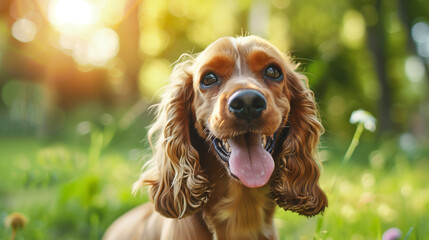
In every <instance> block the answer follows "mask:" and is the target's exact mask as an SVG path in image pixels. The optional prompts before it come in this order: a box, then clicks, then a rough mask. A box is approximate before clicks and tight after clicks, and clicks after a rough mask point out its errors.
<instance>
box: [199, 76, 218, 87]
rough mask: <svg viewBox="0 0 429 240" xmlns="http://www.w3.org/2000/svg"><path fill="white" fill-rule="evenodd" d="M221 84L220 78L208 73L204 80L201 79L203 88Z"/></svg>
mask: <svg viewBox="0 0 429 240" xmlns="http://www.w3.org/2000/svg"><path fill="white" fill-rule="evenodd" d="M217 82H219V79H218V77H217V76H216V75H215V74H214V73H206V74H205V75H204V76H203V77H202V78H201V82H200V83H201V86H202V87H210V86H211V85H213V84H215V83H217Z"/></svg>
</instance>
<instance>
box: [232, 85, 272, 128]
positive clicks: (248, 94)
mask: <svg viewBox="0 0 429 240" xmlns="http://www.w3.org/2000/svg"><path fill="white" fill-rule="evenodd" d="M228 107H229V111H231V112H232V113H234V114H235V115H236V116H237V117H238V118H240V119H244V120H246V121H247V122H250V121H252V120H253V119H255V118H257V117H259V116H260V115H261V113H262V111H264V110H265V109H266V108H267V100H266V99H265V97H264V95H262V93H260V92H259V91H256V90H253V89H244V90H238V91H236V92H235V93H234V94H232V95H231V97H229V99H228Z"/></svg>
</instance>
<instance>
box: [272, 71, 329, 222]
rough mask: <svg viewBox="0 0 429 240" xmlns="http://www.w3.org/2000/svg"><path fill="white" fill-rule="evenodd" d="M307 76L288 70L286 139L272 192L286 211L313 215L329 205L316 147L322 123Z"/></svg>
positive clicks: (279, 157) (279, 153)
mask: <svg viewBox="0 0 429 240" xmlns="http://www.w3.org/2000/svg"><path fill="white" fill-rule="evenodd" d="M303 80H306V78H305V76H302V75H298V74H297V73H295V72H294V71H293V70H289V72H288V73H287V81H288V84H287V85H288V86H287V88H288V89H289V91H290V92H291V101H290V108H291V109H290V112H289V116H286V118H287V119H288V120H287V127H286V128H285V129H284V132H283V133H282V135H283V137H285V138H286V139H285V140H284V142H283V143H282V148H281V150H276V152H277V153H278V155H277V158H278V159H277V162H278V163H279V169H278V171H277V175H276V176H275V178H274V181H273V182H272V194H273V198H274V199H275V200H276V202H277V204H278V205H279V206H280V207H282V208H284V209H285V210H291V211H294V212H297V213H299V214H301V215H306V216H313V215H316V214H318V213H319V212H323V211H324V209H325V207H326V206H327V205H328V201H327V198H326V195H325V193H324V192H323V191H322V190H321V189H320V188H319V186H318V184H317V182H318V179H319V175H320V173H319V167H318V165H317V162H316V161H317V160H316V150H317V145H318V143H319V136H320V134H321V132H322V131H323V126H322V125H321V123H320V122H319V117H318V111H317V107H316V103H315V100H314V94H313V92H312V91H311V90H308V89H307V88H306V87H305V86H304V83H303Z"/></svg>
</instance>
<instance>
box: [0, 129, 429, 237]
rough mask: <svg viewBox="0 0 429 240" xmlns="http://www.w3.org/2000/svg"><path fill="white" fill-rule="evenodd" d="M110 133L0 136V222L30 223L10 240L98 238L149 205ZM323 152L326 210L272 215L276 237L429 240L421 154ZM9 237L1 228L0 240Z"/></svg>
mask: <svg viewBox="0 0 429 240" xmlns="http://www.w3.org/2000/svg"><path fill="white" fill-rule="evenodd" d="M109 131H110V130H108V129H106V130H104V131H98V132H97V131H95V130H93V131H92V132H91V134H89V135H84V136H73V137H70V138H68V139H66V138H60V139H62V140H57V141H52V140H51V141H41V140H40V139H37V138H31V137H1V138H0V153H1V156H0V176H1V181H0V219H1V220H3V219H5V218H6V216H7V215H8V214H10V213H12V212H20V213H23V214H24V215H26V216H27V217H28V219H29V223H28V224H27V226H26V227H25V228H24V229H23V230H22V231H19V232H18V235H17V239H100V238H101V236H102V234H103V232H104V231H105V229H106V228H107V227H108V226H109V224H110V223H111V222H112V221H113V220H114V219H116V218H117V217H118V216H120V215H121V214H122V213H124V212H125V211H127V210H129V209H131V208H132V207H134V206H137V205H138V204H140V203H142V202H145V201H147V197H146V196H145V195H142V196H139V195H138V196H136V197H134V196H133V195H132V194H131V185H132V183H133V182H134V181H135V180H136V179H137V177H138V175H139V173H140V167H141V165H142V160H141V157H142V156H143V155H144V154H147V151H144V149H147V146H146V145H145V144H144V143H142V142H141V141H134V140H128V141H127V140H125V141H126V142H124V139H127V136H126V134H125V135H124V134H123V135H122V136H121V135H120V134H116V135H115V136H114V137H113V135H114V134H113V133H114V130H111V132H109ZM69 135H73V134H72V133H68V135H67V136H69ZM112 137H113V138H112ZM70 139H73V140H70ZM325 145H326V146H325V147H324V150H323V151H322V153H321V155H322V158H323V159H326V160H327V161H325V162H324V169H323V173H322V178H321V185H322V188H323V189H325V190H326V193H327V195H328V198H329V208H327V210H326V211H325V213H324V214H323V215H322V216H317V217H314V218H306V217H302V216H298V215H297V214H294V213H291V212H285V211H283V210H281V209H278V211H277V213H276V215H275V222H276V224H277V228H278V230H279V233H280V237H281V239H381V236H382V234H383V232H384V231H386V230H387V229H389V228H391V227H396V228H399V229H400V230H401V231H402V239H404V237H405V235H406V234H407V232H408V231H409V230H410V229H411V228H413V230H412V231H411V234H410V235H409V236H408V239H427V236H429V224H428V222H429V201H428V199H429V188H428V180H427V179H428V178H427V175H428V171H427V170H428V169H429V165H428V164H429V161H428V160H429V158H428V157H427V156H425V155H423V154H420V155H419V154H414V155H413V156H410V155H409V154H405V153H403V152H401V151H399V150H397V149H395V150H392V149H391V148H388V147H383V146H381V147H379V148H378V149H372V150H369V149H370V148H371V147H368V146H367V147H365V146H362V147H361V150H362V152H371V154H359V147H358V150H357V152H356V158H355V159H354V158H353V157H352V159H351V161H350V162H348V163H347V164H345V165H343V166H341V168H340V167H339V162H340V160H341V158H342V155H341V154H340V153H337V152H336V151H335V150H333V149H335V148H336V145H335V144H331V145H330V144H325ZM368 156H369V157H368ZM360 157H363V158H364V159H360V161H359V163H356V159H357V158H360ZM365 157H366V159H365ZM334 179H335V183H334V184H332V182H333V180H334ZM10 234H11V230H10V229H9V228H7V227H6V226H4V225H3V224H2V225H1V227H0V239H8V238H9V237H10Z"/></svg>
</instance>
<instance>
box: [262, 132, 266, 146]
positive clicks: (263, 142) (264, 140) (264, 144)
mask: <svg viewBox="0 0 429 240" xmlns="http://www.w3.org/2000/svg"><path fill="white" fill-rule="evenodd" d="M261 144H262V147H265V146H266V145H267V136H265V135H263V136H262V141H261Z"/></svg>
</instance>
